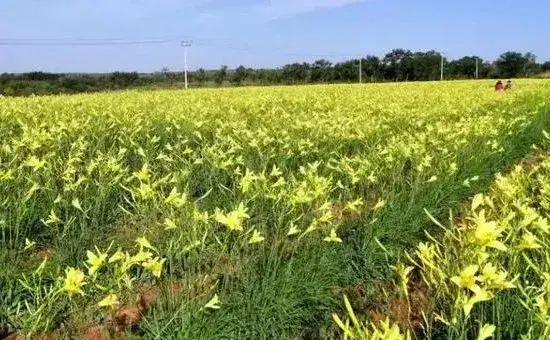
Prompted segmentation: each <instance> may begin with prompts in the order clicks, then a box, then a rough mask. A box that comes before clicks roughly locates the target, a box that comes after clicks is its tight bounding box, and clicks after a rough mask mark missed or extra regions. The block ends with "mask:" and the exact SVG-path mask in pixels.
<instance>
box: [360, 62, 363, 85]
mask: <svg viewBox="0 0 550 340" xmlns="http://www.w3.org/2000/svg"><path fill="white" fill-rule="evenodd" d="M361 59H363V58H361V57H359V84H361V83H363V64H362V60H361Z"/></svg>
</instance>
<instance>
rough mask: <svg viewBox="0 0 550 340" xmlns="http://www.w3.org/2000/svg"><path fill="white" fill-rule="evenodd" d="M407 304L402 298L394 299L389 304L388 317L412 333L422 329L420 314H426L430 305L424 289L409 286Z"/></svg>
mask: <svg viewBox="0 0 550 340" xmlns="http://www.w3.org/2000/svg"><path fill="white" fill-rule="evenodd" d="M409 300H410V309H409V303H408V302H407V300H406V299H405V298H404V297H396V298H394V299H393V300H392V301H391V302H390V308H389V311H390V317H391V318H393V319H395V321H396V322H397V323H399V324H400V325H401V326H403V327H409V328H411V329H412V330H414V331H418V330H420V329H421V328H422V323H423V322H424V319H423V316H422V312H424V313H426V314H429V313H428V308H429V305H430V300H429V296H428V294H427V292H426V289H423V288H421V287H418V286H416V285H412V286H409Z"/></svg>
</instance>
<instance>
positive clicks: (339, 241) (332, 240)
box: [323, 228, 342, 243]
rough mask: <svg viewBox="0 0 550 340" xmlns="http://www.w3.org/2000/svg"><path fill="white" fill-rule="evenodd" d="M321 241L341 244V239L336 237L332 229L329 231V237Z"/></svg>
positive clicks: (334, 230)
mask: <svg viewBox="0 0 550 340" xmlns="http://www.w3.org/2000/svg"><path fill="white" fill-rule="evenodd" d="M323 241H325V242H337V243H342V239H341V238H339V237H338V235H336V229H334V228H332V229H331V230H330V236H328V237H325V238H324V239H323Z"/></svg>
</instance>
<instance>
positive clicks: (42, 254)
mask: <svg viewBox="0 0 550 340" xmlns="http://www.w3.org/2000/svg"><path fill="white" fill-rule="evenodd" d="M34 256H35V257H36V258H37V259H40V260H41V261H42V260H44V259H47V260H51V259H52V258H53V257H54V252H53V250H52V249H50V248H37V249H36V251H35V252H34Z"/></svg>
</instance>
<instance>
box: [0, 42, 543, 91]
mask: <svg viewBox="0 0 550 340" xmlns="http://www.w3.org/2000/svg"><path fill="white" fill-rule="evenodd" d="M442 64H443V73H444V78H445V79H474V78H480V79H495V78H517V77H533V76H536V75H539V74H541V73H544V72H550V61H547V62H545V63H538V62H537V58H536V56H535V55H534V54H532V53H520V52H515V51H509V52H505V53H503V54H502V55H500V57H499V58H498V59H497V60H494V61H486V60H483V59H482V58H480V57H477V56H466V57H462V58H460V59H455V60H447V58H445V57H444V56H442V55H441V54H440V53H439V52H437V51H433V50H432V51H425V52H423V51H416V52H413V51H410V50H405V49H394V50H392V51H391V52H389V53H387V54H386V55H385V56H384V57H382V58H379V57H377V56H373V55H368V56H366V57H364V58H361V59H359V58H356V59H350V60H346V61H343V62H336V63H333V62H331V61H328V60H325V59H320V60H317V61H315V62H313V63H308V62H302V63H292V64H287V65H284V66H283V67H280V68H274V69H254V68H249V67H245V66H239V67H237V68H235V69H232V70H230V69H229V68H228V67H227V66H222V67H220V69H218V70H205V69H199V70H196V71H192V72H189V73H188V81H189V84H190V86H191V87H205V86H225V85H235V86H239V85H280V84H316V83H353V82H359V80H360V78H361V81H363V82H399V81H429V80H439V79H440V78H441V65H442ZM183 83H184V74H183V72H171V71H169V70H168V69H163V70H161V71H159V72H154V73H147V74H140V73H137V72H114V73H110V74H61V73H45V72H30V73H21V74H9V73H4V74H1V75H0V94H2V95H5V96H29V95H46V94H62V93H66V94H70V93H80V92H96V91H109V90H120V89H128V88H136V87H153V88H154V87H179V86H182V85H183Z"/></svg>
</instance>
